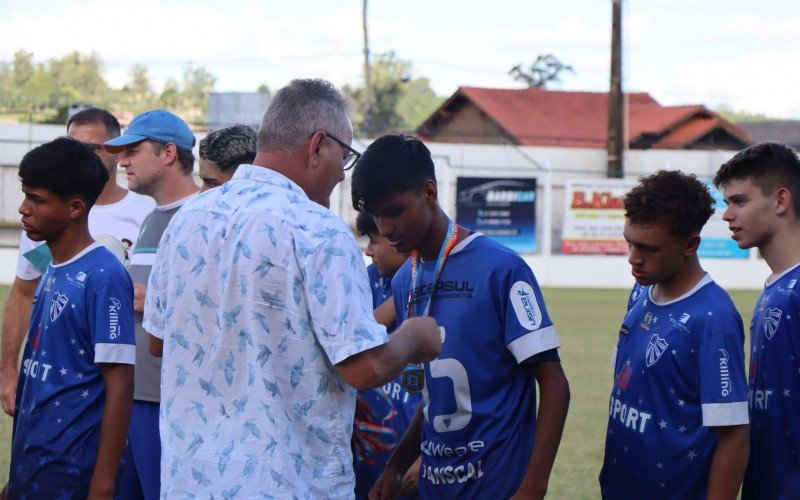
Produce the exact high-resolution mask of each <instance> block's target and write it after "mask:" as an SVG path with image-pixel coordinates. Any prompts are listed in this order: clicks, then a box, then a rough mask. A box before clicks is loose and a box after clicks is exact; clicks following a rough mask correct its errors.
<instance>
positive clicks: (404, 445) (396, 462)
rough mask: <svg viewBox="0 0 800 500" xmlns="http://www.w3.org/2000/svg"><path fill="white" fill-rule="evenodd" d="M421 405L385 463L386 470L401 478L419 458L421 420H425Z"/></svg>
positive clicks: (420, 404)
mask: <svg viewBox="0 0 800 500" xmlns="http://www.w3.org/2000/svg"><path fill="white" fill-rule="evenodd" d="M422 405H423V403H422V402H421V401H420V403H419V404H418V405H417V410H416V411H415V412H414V417H413V418H412V419H411V423H410V424H408V429H406V432H405V434H403V437H402V438H400V442H399V443H397V446H395V448H394V451H393V452H392V455H391V457H389V460H388V461H387V462H386V470H391V471H393V472H394V473H396V474H400V475H401V476H402V475H403V474H405V472H406V471H407V470H408V468H409V467H411V465H412V464H413V463H414V461H415V460H416V459H417V458H418V457H419V449H420V443H421V441H422V420H423V419H424V418H425V417H424V415H423V413H422Z"/></svg>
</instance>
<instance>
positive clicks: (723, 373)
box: [719, 349, 731, 397]
mask: <svg viewBox="0 0 800 500" xmlns="http://www.w3.org/2000/svg"><path fill="white" fill-rule="evenodd" d="M719 352H720V353H721V356H720V357H719V383H720V393H721V394H722V395H723V396H725V397H727V396H729V395H730V394H731V373H730V371H729V370H728V361H730V356H728V351H726V350H725V349H720V350H719Z"/></svg>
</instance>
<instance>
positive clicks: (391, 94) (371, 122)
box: [343, 52, 444, 137]
mask: <svg viewBox="0 0 800 500" xmlns="http://www.w3.org/2000/svg"><path fill="white" fill-rule="evenodd" d="M411 70H412V65H411V62H410V61H406V60H403V59H398V58H397V57H396V56H395V54H394V53H393V52H387V53H385V54H380V55H378V56H377V57H376V58H375V60H374V61H373V62H372V64H371V66H370V77H371V85H370V87H371V90H372V92H371V96H372V99H371V103H370V106H369V110H366V109H365V106H364V98H365V97H364V87H363V86H361V87H351V86H345V87H344V88H343V91H344V92H345V94H347V95H348V96H349V97H350V99H351V100H352V101H353V103H354V104H355V107H356V109H355V113H354V115H353V127H354V129H355V131H356V134H357V135H361V136H364V137H378V136H380V135H383V134H387V133H393V132H407V131H413V130H414V129H416V127H418V126H419V125H421V124H422V122H423V121H424V120H425V118H427V117H428V115H430V114H431V113H432V112H433V111H435V110H436V108H437V107H438V106H439V104H441V103H442V101H443V100H444V99H442V98H440V97H438V96H436V93H435V92H434V91H433V89H431V86H430V80H428V79H427V78H411V77H410V76H409V75H410V74H411Z"/></svg>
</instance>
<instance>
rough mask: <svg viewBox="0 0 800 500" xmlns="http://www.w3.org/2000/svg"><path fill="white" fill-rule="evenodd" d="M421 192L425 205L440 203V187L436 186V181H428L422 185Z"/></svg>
mask: <svg viewBox="0 0 800 500" xmlns="http://www.w3.org/2000/svg"><path fill="white" fill-rule="evenodd" d="M421 192H422V197H423V198H424V199H425V203H427V204H428V205H434V204H435V203H437V202H438V201H439V186H437V185H436V181H434V180H433V179H428V180H426V181H425V182H424V183H422V190H421Z"/></svg>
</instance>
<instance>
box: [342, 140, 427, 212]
mask: <svg viewBox="0 0 800 500" xmlns="http://www.w3.org/2000/svg"><path fill="white" fill-rule="evenodd" d="M427 180H432V181H436V170H435V168H434V166H433V160H432V159H431V152H430V150H428V148H427V147H426V146H425V144H423V143H422V141H420V140H419V139H417V138H416V137H407V136H404V135H384V136H383V137H380V138H378V139H377V140H376V141H375V142H373V143H372V144H370V145H369V147H368V148H367V150H366V151H364V154H363V155H362V156H361V159H359V160H358V162H357V163H356V165H355V168H354V169H353V180H352V185H351V189H350V194H351V196H352V201H353V208H355V209H356V210H358V211H359V212H361V211H364V210H368V209H369V207H371V206H372V205H373V204H374V203H375V201H377V200H380V199H381V198H384V197H386V196H388V195H391V194H392V193H397V192H403V191H411V190H415V189H419V188H421V187H422V185H423V184H424V183H425V181H427Z"/></svg>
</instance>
